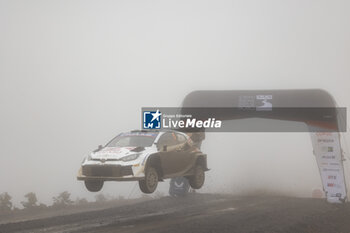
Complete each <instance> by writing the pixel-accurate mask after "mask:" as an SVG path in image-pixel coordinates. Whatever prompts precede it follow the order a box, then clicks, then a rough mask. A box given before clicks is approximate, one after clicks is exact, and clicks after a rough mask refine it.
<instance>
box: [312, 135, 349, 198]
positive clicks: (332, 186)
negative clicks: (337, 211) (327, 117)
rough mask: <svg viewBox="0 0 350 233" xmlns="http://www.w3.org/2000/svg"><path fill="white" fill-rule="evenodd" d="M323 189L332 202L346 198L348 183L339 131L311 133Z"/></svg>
mask: <svg viewBox="0 0 350 233" xmlns="http://www.w3.org/2000/svg"><path fill="white" fill-rule="evenodd" d="M310 135H311V140H312V146H313V148H314V154H315V156H316V161H317V165H318V168H319V170H320V175H321V180H322V184H323V190H324V191H325V194H326V198H327V201H328V202H330V203H343V202H345V200H346V185H345V178H344V168H343V159H342V151H341V147H340V138H339V133H337V132H334V133H310Z"/></svg>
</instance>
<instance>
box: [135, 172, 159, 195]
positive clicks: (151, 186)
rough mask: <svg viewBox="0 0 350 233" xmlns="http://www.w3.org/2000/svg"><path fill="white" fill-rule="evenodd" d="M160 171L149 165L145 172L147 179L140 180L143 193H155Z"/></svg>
mask: <svg viewBox="0 0 350 233" xmlns="http://www.w3.org/2000/svg"><path fill="white" fill-rule="evenodd" d="M158 179H159V177H158V172H157V170H156V169H155V168H153V167H148V168H147V169H146V172H145V179H144V180H139V186H140V189H141V191H142V192H143V193H153V192H154V191H155V190H156V188H157V186H158Z"/></svg>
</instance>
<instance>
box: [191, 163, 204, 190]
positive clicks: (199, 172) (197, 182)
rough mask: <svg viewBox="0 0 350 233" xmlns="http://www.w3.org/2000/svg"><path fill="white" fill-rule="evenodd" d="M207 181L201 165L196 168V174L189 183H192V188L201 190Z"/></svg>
mask: <svg viewBox="0 0 350 233" xmlns="http://www.w3.org/2000/svg"><path fill="white" fill-rule="evenodd" d="M204 180H205V173H204V169H203V167H202V166H201V165H199V164H197V165H196V166H195V167H194V174H193V175H192V176H190V177H189V179H188V181H189V183H190V186H191V188H193V189H200V188H202V186H203V184H204Z"/></svg>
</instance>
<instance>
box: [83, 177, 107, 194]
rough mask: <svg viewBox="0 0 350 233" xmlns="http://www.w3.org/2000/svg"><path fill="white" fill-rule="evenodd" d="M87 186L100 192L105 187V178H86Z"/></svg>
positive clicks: (90, 189)
mask: <svg viewBox="0 0 350 233" xmlns="http://www.w3.org/2000/svg"><path fill="white" fill-rule="evenodd" d="M84 183H85V187H86V189H87V190H89V191H90V192H98V191H100V190H101V189H102V187H103V183H104V182H103V180H85V182H84Z"/></svg>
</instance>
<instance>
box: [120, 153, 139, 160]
mask: <svg viewBox="0 0 350 233" xmlns="http://www.w3.org/2000/svg"><path fill="white" fill-rule="evenodd" d="M140 154H141V153H136V154H132V155H128V156H125V157H123V158H121V160H122V161H123V162H127V161H131V160H135V159H137V158H138V157H139V156H140Z"/></svg>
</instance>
